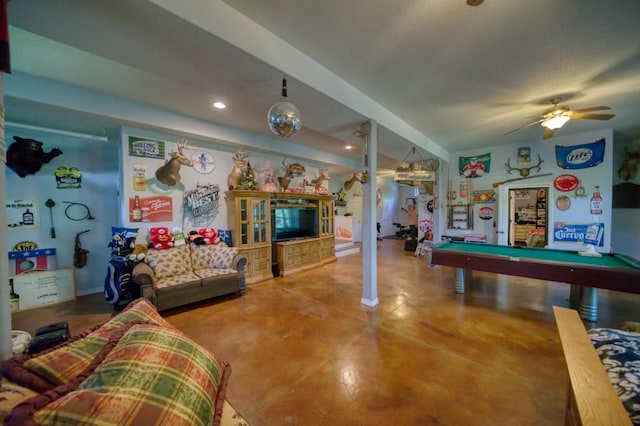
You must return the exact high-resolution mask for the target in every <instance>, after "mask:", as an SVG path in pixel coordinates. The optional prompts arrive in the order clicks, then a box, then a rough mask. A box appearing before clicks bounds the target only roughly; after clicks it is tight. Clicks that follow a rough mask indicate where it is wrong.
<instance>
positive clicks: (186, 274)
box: [132, 242, 247, 311]
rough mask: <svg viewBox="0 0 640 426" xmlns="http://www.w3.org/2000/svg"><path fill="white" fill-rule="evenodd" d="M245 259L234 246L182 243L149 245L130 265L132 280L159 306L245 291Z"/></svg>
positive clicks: (159, 308) (143, 294) (160, 309)
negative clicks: (162, 247)
mask: <svg viewBox="0 0 640 426" xmlns="http://www.w3.org/2000/svg"><path fill="white" fill-rule="evenodd" d="M246 262H247V259H246V257H245V256H244V255H242V254H238V248H237V247H228V246H227V245H226V244H225V243H222V242H221V243H218V244H215V245H196V244H186V245H182V246H179V247H172V248H169V249H166V250H156V249H149V251H148V252H147V255H146V257H145V259H144V261H143V262H141V263H138V264H137V265H136V266H135V267H134V268H133V274H132V279H133V282H135V283H136V284H138V285H140V288H141V294H142V296H143V297H145V298H147V299H149V300H150V301H151V302H152V303H153V305H154V306H155V307H156V308H157V309H158V310H159V311H163V310H166V309H170V308H174V307H177V306H182V305H186V304H189V303H193V302H198V301H201V300H205V299H210V298H213V297H218V296H223V295H227V294H232V293H236V294H242V293H244V292H245V291H246V286H245V276H244V266H245V264H246Z"/></svg>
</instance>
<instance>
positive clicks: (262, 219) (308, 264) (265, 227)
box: [226, 190, 336, 284]
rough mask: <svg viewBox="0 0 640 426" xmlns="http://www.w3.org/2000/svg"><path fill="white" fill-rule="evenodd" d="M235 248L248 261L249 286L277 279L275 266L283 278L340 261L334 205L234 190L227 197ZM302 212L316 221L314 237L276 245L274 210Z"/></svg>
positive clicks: (321, 198)
mask: <svg viewBox="0 0 640 426" xmlns="http://www.w3.org/2000/svg"><path fill="white" fill-rule="evenodd" d="M226 199H227V212H228V220H229V228H230V229H231V232H232V240H233V245H234V246H235V247H239V248H240V252H241V253H243V254H244V255H245V256H246V257H247V265H246V267H245V268H246V270H245V274H246V282H247V283H248V284H253V283H256V282H259V281H264V280H268V279H271V278H273V272H272V262H277V264H278V270H279V275H280V276H282V277H285V276H289V275H291V274H294V273H297V272H301V271H304V270H307V269H310V268H315V267H317V266H321V265H324V264H326V263H329V262H333V261H335V260H336V256H335V240H334V235H333V220H334V219H333V202H332V200H331V196H329V195H315V194H298V193H289V192H274V193H270V192H261V191H248V190H232V191H228V192H227V193H226ZM276 206H280V207H282V208H288V207H289V208H292V209H295V208H300V209H304V210H305V211H307V212H310V213H313V214H314V217H315V219H314V220H315V221H317V222H314V225H315V227H314V231H315V232H313V234H315V235H313V236H295V237H291V238H290V239H289V240H287V241H273V240H272V231H273V226H274V223H272V208H275V207H276Z"/></svg>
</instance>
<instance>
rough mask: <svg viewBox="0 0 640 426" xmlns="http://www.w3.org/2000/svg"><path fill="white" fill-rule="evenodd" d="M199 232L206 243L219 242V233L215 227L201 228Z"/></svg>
mask: <svg viewBox="0 0 640 426" xmlns="http://www.w3.org/2000/svg"><path fill="white" fill-rule="evenodd" d="M198 233H199V234H200V235H201V236H202V239H203V240H204V243H205V244H217V243H218V233H217V232H216V230H215V229H213V228H200V229H198Z"/></svg>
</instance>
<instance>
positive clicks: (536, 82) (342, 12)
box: [5, 0, 640, 167]
mask: <svg viewBox="0 0 640 426" xmlns="http://www.w3.org/2000/svg"><path fill="white" fill-rule="evenodd" d="M8 11H9V22H10V25H11V28H10V29H11V34H10V36H11V51H12V65H13V71H14V76H7V77H6V78H5V90H6V92H7V93H8V96H7V99H6V101H5V102H6V114H7V120H10V121H19V122H27V123H29V124H42V125H48V126H51V127H64V128H68V129H69V130H78V131H79V130H81V131H89V132H98V131H104V129H111V128H115V127H116V126H117V125H119V124H126V125H139V126H141V125H143V124H144V123H140V122H137V121H136V120H135V119H134V118H131V119H130V120H125V119H119V118H117V117H113V116H111V117H109V116H106V115H101V113H100V112H98V111H78V110H77V108H75V109H74V108H73V107H72V106H66V105H64V102H58V103H56V104H54V103H53V102H52V101H51V100H50V99H48V98H47V96H44V94H43V96H42V98H41V99H36V96H31V97H27V96H23V95H21V93H19V92H20V91H19V90H18V89H16V88H15V87H18V85H17V84H14V82H13V81H12V77H15V79H18V78H21V77H25V76H28V77H31V76H35V77H38V78H39V79H46V80H48V81H51V82H56V83H64V84H68V85H72V86H74V87H79V88H82V89H86V90H88V91H91V92H90V93H96V94H100V95H101V96H102V95H104V96H106V95H108V96H113V97H116V98H117V99H125V100H128V101H131V102H135V103H139V104H144V105H149V106H152V107H154V108H159V109H162V110H167V111H171V112H173V113H176V114H182V115H185V116H188V117H193V118H196V119H199V120H203V121H206V122H211V123H216V124H220V125H224V126H229V127H232V128H238V129H243V130H247V131H249V132H251V133H254V134H256V135H260V136H261V137H260V141H261V144H262V145H263V148H264V150H265V151H268V152H273V153H282V149H279V140H278V139H277V138H276V137H275V136H273V135H271V134H270V133H269V130H268V129H267V126H266V111H267V110H268V108H269V106H270V105H271V104H272V103H274V101H278V100H279V90H280V80H281V78H282V77H287V78H288V86H289V97H290V100H291V101H292V102H294V103H295V104H296V105H297V106H298V107H299V108H300V110H301V111H302V113H303V122H304V128H303V131H302V132H301V133H300V134H298V135H296V136H295V137H294V138H292V139H289V140H287V141H288V142H291V143H295V144H296V145H299V146H302V147H310V148H313V149H315V150H318V151H322V152H326V153H330V154H331V155H334V156H344V157H345V158H348V157H349V156H350V158H349V160H350V161H351V162H352V163H353V161H354V160H356V159H357V158H358V156H359V155H360V153H359V150H355V151H353V152H351V153H349V152H346V151H345V150H344V148H343V147H344V145H345V144H346V143H354V142H356V145H357V142H358V139H357V138H356V137H354V135H353V130H354V129H355V128H356V127H357V126H358V124H359V123H361V122H362V121H364V120H366V119H369V118H372V119H375V120H377V121H378V123H379V124H380V132H379V133H380V134H379V150H380V153H381V155H380V157H379V161H380V163H381V165H382V167H394V166H396V165H397V164H398V163H399V162H400V160H402V159H403V158H405V157H406V155H407V152H408V151H409V150H410V149H411V147H413V146H416V147H417V149H418V153H420V155H423V156H425V157H431V156H437V157H443V158H445V157H447V156H448V153H451V152H456V151H459V150H466V149H472V148H482V147H486V146H494V145H499V144H511V143H523V144H535V143H548V142H543V141H541V137H542V128H541V127H540V126H532V127H529V128H526V129H523V130H521V131H518V132H515V133H512V134H510V135H508V136H504V133H506V132H507V131H509V130H512V129H515V128H517V127H520V126H522V125H523V124H525V123H527V121H528V120H529V121H531V120H534V119H535V118H536V117H538V116H539V115H540V114H541V113H543V112H544V111H545V110H546V109H547V108H548V106H549V99H550V98H552V97H554V96H558V95H560V96H562V97H563V104H567V105H569V106H570V107H571V108H572V109H580V108H585V107H590V106H598V105H608V106H610V107H611V108H612V111H611V112H612V113H614V114H616V116H615V117H614V118H613V119H611V120H609V121H593V120H573V121H571V122H569V123H568V124H567V125H565V127H564V128H563V129H561V130H560V131H558V135H562V134H570V133H578V132H583V131H588V130H594V129H601V128H613V129H614V130H615V131H617V132H619V133H621V134H623V135H625V136H627V137H629V138H632V139H635V138H639V137H640V72H639V71H640V26H638V22H640V2H639V1H637V0H617V1H614V2H602V1H600V0H581V1H580V2H575V1H557V0H536V1H527V2H524V1H512V0H485V1H484V3H483V4H482V5H481V6H478V7H470V6H467V5H466V2H465V1H464V0H455V1H454V0H448V1H442V0H396V1H393V2H390V1H386V0H367V1H362V0H360V1H357V0H354V1H348V2H345V1H338V0H324V1H322V2H319V1H313V0H270V1H261V2H258V1H254V0H228V1H225V2H221V1H220V0H190V1H184V2H175V1H172V0H148V1H145V0H135V1H125V0H110V1H108V0H93V1H90V2H87V1H81V0H58V1H56V2H50V1H45V0H19V1H18V0H15V1H12V2H10V3H9V5H8ZM217 97H219V98H222V99H224V100H225V101H226V102H227V103H228V104H229V108H228V109H227V110H225V111H224V112H222V113H220V112H217V111H213V110H212V108H211V107H210V102H211V101H212V100H213V99H214V98H217ZM78 114H80V115H78ZM79 117H80V118H79ZM159 127H161V126H157V125H156V126H155V128H156V129H158V128H159ZM99 129H101V130H99ZM159 130H162V129H161V128H159ZM174 130H176V131H178V132H182V131H188V129H174ZM312 156H316V157H317V156H318V154H317V152H316V153H315V154H312ZM334 158H335V157H334ZM312 159H313V158H312ZM316 159H317V158H316ZM336 162H337V163H338V162H339V161H336ZM344 164H348V161H347V162H343V165H344Z"/></svg>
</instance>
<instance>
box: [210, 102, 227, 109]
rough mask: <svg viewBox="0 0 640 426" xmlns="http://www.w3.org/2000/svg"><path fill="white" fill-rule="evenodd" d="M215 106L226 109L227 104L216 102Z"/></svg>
mask: <svg viewBox="0 0 640 426" xmlns="http://www.w3.org/2000/svg"><path fill="white" fill-rule="evenodd" d="M213 106H214V107H216V108H218V109H225V108H226V107H227V106H226V105H225V104H223V103H222V102H214V103H213Z"/></svg>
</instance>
